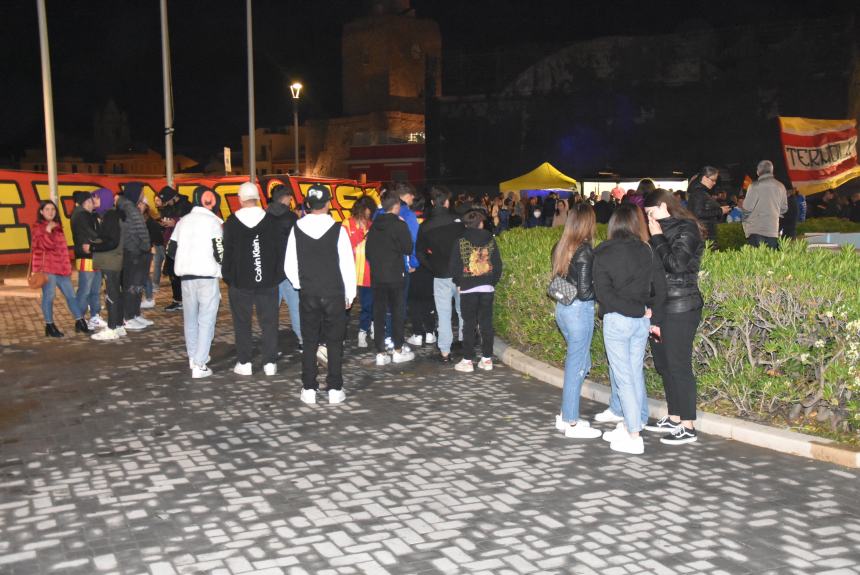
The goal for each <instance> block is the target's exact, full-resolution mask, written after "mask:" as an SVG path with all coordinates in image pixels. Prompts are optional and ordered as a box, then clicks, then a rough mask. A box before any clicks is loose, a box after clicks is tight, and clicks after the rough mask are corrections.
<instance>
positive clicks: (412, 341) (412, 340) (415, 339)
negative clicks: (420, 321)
mask: <svg viewBox="0 0 860 575" xmlns="http://www.w3.org/2000/svg"><path fill="white" fill-rule="evenodd" d="M406 343H408V344H409V345H415V346H418V347H421V344H422V343H424V338H423V337H421V336H420V335H418V334H417V333H415V334H412V335H410V336H409V337H408V338H407V339H406Z"/></svg>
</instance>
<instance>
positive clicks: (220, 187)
mask: <svg viewBox="0 0 860 575" xmlns="http://www.w3.org/2000/svg"><path fill="white" fill-rule="evenodd" d="M247 180H248V178H247V176H225V177H220V178H176V181H175V187H176V189H177V191H178V192H179V193H180V194H182V195H184V196H186V197H188V199H189V200H190V199H191V194H192V193H193V191H194V188H196V187H197V186H207V187H209V188H211V189H212V190H213V191H215V193H217V194H218V195H220V196H221V215H222V217H224V218H225V219H226V218H227V216H229V215H230V214H231V213H233V212H234V211H236V210H238V209H239V199H238V197H237V193H238V191H239V186H240V185H241V184H242V183H243V182H246V181H247ZM128 182H141V183H143V185H144V194H145V195H146V198H147V203H148V204H149V205H150V206H153V207H154V206H155V201H154V199H153V196H154V195H155V194H156V193H158V191H159V190H160V189H161V188H162V187H163V186H165V185H166V184H167V181H166V180H165V179H164V178H145V177H143V178H141V177H135V176H104V175H98V174H64V175H60V177H59V185H58V195H59V204H60V205H59V208H60V219H61V220H62V223H63V231H64V232H65V234H66V241H67V242H68V245H69V246H70V247H71V246H72V230H71V225H70V223H69V218H70V217H71V215H72V210H73V209H74V207H75V206H74V201H73V200H72V194H73V193H74V192H77V191H89V192H91V191H93V190H96V189H98V188H108V189H109V190H112V191H113V192H114V193H118V192H119V191H120V190H121V189H122V187H123V186H124V185H125V184H126V183H128ZM315 183H323V184H326V185H328V186H330V187H331V193H332V200H331V215H332V217H333V218H334V219H335V220H338V221H340V220H343V219H344V218H346V217H348V216H349V214H350V210H351V209H352V206H353V204H355V202H356V201H357V200H358V199H359V198H360V197H361V196H363V195H370V196H371V197H373V198H374V199H375V200H376V201H377V203H379V190H380V184H379V182H370V183H360V182H356V181H354V180H339V179H332V178H305V177H292V176H287V175H275V176H261V177H260V178H259V181H258V184H259V185H260V187H261V188H262V190H263V194H262V196H263V205H264V206H265V203H266V198H268V197H269V196H270V195H271V191H272V188H274V187H275V186H276V185H278V184H283V185H286V186H289V187H290V188H291V189H292V190H293V195H294V197H295V199H296V202H297V203H298V204H300V203H302V202H303V201H304V197H305V191H306V190H307V189H308V187H309V186H311V185H312V184H315ZM50 197H51V191H50V188H49V187H48V175H47V174H44V173H38V172H17V171H12V170H0V265H6V264H20V263H27V260H28V259H29V256H30V226H31V225H32V224H33V223H35V221H36V213H37V212H38V208H39V202H40V201H41V200H47V199H50Z"/></svg>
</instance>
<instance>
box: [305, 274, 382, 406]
mask: <svg viewBox="0 0 860 575" xmlns="http://www.w3.org/2000/svg"><path fill="white" fill-rule="evenodd" d="M345 305H346V298H345V297H344V296H342V295H339V296H335V297H320V296H315V295H308V294H306V293H305V290H299V318H300V321H301V323H302V340H303V342H302V343H303V345H304V347H303V348H302V387H303V388H304V389H319V384H318V383H317V373H318V368H317V347H318V346H319V344H320V343H325V344H326V348H327V351H328V375H327V376H326V385H327V386H328V388H329V390H332V389H342V388H343V372H342V371H341V368H342V365H343V338H344V335H345V334H346V314H345V313H344V311H345V310H346V307H345ZM379 333H381V332H380V330H379V329H378V328H377V334H379ZM377 337H378V336H377Z"/></svg>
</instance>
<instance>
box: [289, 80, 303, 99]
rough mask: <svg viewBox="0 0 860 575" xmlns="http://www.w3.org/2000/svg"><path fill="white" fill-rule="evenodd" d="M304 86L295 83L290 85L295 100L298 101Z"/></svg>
mask: <svg viewBox="0 0 860 575" xmlns="http://www.w3.org/2000/svg"><path fill="white" fill-rule="evenodd" d="M302 88H303V86H302V85H301V83H299V82H293V83H292V84H291V85H290V92H292V94H293V100H298V99H299V95H300V94H301V91H302Z"/></svg>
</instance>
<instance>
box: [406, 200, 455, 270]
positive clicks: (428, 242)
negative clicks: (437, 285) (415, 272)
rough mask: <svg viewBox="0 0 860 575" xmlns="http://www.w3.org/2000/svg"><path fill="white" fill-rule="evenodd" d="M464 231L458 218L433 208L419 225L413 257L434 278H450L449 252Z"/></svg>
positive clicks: (439, 207) (445, 209) (438, 208)
mask: <svg viewBox="0 0 860 575" xmlns="http://www.w3.org/2000/svg"><path fill="white" fill-rule="evenodd" d="M465 229H466V228H465V226H463V222H461V221H460V218H458V217H455V216H454V215H452V214H451V212H450V211H449V210H448V208H446V207H443V206H435V207H434V208H433V211H432V212H430V217H429V218H428V219H426V220H424V222H423V223H422V224H421V227H420V228H419V229H418V240H417V242H416V246H415V255H416V256H417V257H418V261H419V262H421V266H422V267H424V268H426V269H428V270H429V271H430V272H431V273H432V274H433V277H434V278H449V277H451V271H450V263H451V251H452V250H453V249H454V244H456V243H457V240H459V239H460V236H462V235H463V230H465Z"/></svg>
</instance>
